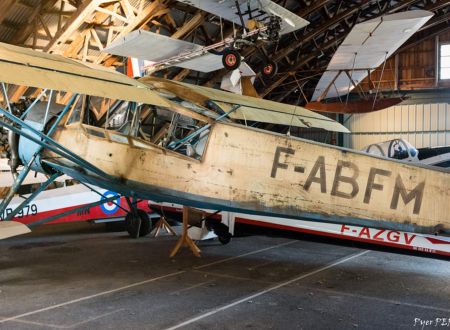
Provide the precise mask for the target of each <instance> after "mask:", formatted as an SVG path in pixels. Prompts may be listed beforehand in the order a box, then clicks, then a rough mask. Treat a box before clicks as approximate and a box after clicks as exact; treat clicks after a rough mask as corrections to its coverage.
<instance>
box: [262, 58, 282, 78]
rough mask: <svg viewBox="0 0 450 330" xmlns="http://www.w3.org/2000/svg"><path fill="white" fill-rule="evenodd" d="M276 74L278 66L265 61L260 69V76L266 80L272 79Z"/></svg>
mask: <svg viewBox="0 0 450 330" xmlns="http://www.w3.org/2000/svg"><path fill="white" fill-rule="evenodd" d="M277 72H278V65H277V63H275V62H273V61H270V60H268V61H266V62H265V63H264V65H263V67H262V69H261V74H262V75H263V76H264V77H267V78H273V77H274V76H275V75H276V74H277Z"/></svg>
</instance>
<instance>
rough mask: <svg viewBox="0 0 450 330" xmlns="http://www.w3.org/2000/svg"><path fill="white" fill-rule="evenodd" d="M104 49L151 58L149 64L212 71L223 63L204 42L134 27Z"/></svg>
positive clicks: (109, 51) (129, 55) (118, 53)
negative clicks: (201, 43)
mask: <svg viewBox="0 0 450 330" xmlns="http://www.w3.org/2000/svg"><path fill="white" fill-rule="evenodd" d="M105 52H107V53H110V54H113V55H118V56H125V57H135V58H139V59H142V60H146V61H150V62H154V63H153V64H152V66H155V67H156V66H158V65H164V64H165V62H167V63H168V64H169V65H170V66H177V67H180V68H184V69H189V70H195V71H201V72H212V71H216V70H219V69H221V68H222V67H223V65H222V57H221V56H220V55H216V54H213V53H210V52H208V51H206V50H204V47H203V46H200V45H197V44H194V43H191V42H187V41H184V40H178V39H173V38H170V37H167V36H164V35H161V34H157V33H153V32H150V31H145V30H136V31H133V32H131V33H129V34H128V35H126V36H125V37H123V38H120V39H117V40H116V41H114V42H113V43H111V44H110V45H109V46H108V47H107V48H105ZM175 58H177V60H176V61H174V59H175Z"/></svg>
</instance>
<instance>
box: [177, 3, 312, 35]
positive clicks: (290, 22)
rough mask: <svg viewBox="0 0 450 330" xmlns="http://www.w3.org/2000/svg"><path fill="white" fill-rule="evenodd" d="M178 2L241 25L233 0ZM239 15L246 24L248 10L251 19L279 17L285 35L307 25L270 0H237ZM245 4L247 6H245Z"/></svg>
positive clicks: (248, 16) (301, 19)
mask: <svg viewBox="0 0 450 330" xmlns="http://www.w3.org/2000/svg"><path fill="white" fill-rule="evenodd" d="M178 1H179V2H183V3H186V4H188V5H191V6H194V7H197V8H199V9H202V10H204V11H207V12H208V13H211V14H214V15H216V16H219V17H222V18H224V19H226V20H228V21H231V22H233V23H235V24H239V25H240V24H241V20H240V19H239V16H238V11H237V8H236V4H235V0H221V1H217V0H178ZM238 2H239V7H240V9H241V13H242V14H243V18H244V22H245V23H246V22H247V21H248V19H249V18H250V15H249V12H248V11H249V10H248V8H250V11H251V15H252V17H255V18H257V19H258V20H261V19H264V18H265V17H267V16H268V15H275V16H278V17H281V19H282V20H283V21H282V25H281V34H286V33H289V32H292V31H295V30H298V29H300V28H302V27H304V26H306V25H308V24H309V22H308V21H306V20H304V19H303V18H301V17H299V16H297V15H295V14H294V13H292V12H290V11H289V10H287V9H286V8H283V7H282V6H280V5H278V4H276V3H275V2H272V1H270V0H250V1H248V0H238ZM247 3H248V4H249V5H248V6H247Z"/></svg>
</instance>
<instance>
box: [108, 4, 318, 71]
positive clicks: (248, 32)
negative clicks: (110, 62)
mask: <svg viewBox="0 0 450 330" xmlns="http://www.w3.org/2000/svg"><path fill="white" fill-rule="evenodd" d="M179 2H183V3H186V4H189V5H191V6H194V7H197V8H199V9H202V10H204V11H206V12H209V13H211V14H213V15H215V16H217V17H219V18H220V19H221V20H222V19H225V20H227V21H230V22H232V23H233V26H234V25H235V24H236V25H239V26H240V30H239V31H236V30H235V31H234V34H233V36H232V37H222V39H223V40H221V41H220V42H217V43H215V44H212V45H208V46H201V45H198V44H195V43H192V42H188V41H184V40H178V39H174V38H171V37H168V36H165V35H161V34H158V33H154V32H151V31H146V30H136V31H133V32H131V33H129V34H128V35H127V36H125V37H124V38H120V39H117V40H115V41H114V42H113V43H111V45H109V46H108V47H107V48H106V49H105V52H108V53H110V54H114V55H119V56H125V57H134V58H139V59H142V60H146V61H149V62H150V64H148V65H147V66H146V71H147V73H149V72H154V71H158V70H161V69H165V68H167V67H171V66H177V67H181V68H185V69H190V70H195V71H200V72H212V71H216V70H219V69H222V68H226V69H227V70H230V71H233V70H236V69H239V68H240V67H241V64H242V62H241V55H240V54H239V50H240V49H241V48H242V47H243V46H254V47H256V41H258V40H262V41H267V42H276V41H278V40H279V39H280V37H281V36H282V35H284V34H287V33H290V32H293V31H296V30H298V29H300V28H302V27H305V26H306V25H308V24H309V22H308V21H306V20H304V19H303V18H301V17H299V16H297V15H295V14H294V13H292V12H290V11H289V10H287V9H285V8H284V7H282V6H280V5H278V4H276V3H274V2H272V1H270V0H224V1H215V0H179ZM220 24H221V25H222V22H220ZM221 28H222V27H221ZM154 49H158V52H154ZM257 49H258V48H257ZM258 50H259V52H260V54H261V56H262V57H263V59H264V63H265V64H264V65H263V67H262V68H261V73H262V74H263V75H264V76H268V77H271V76H273V75H275V74H276V63H275V62H273V61H271V60H270V59H269V58H268V57H267V56H266V55H265V53H264V52H262V51H261V50H260V49H258Z"/></svg>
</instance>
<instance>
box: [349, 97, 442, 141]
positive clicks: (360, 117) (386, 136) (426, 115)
mask: <svg viewBox="0 0 450 330" xmlns="http://www.w3.org/2000/svg"><path fill="white" fill-rule="evenodd" d="M345 120H346V123H345V126H346V127H347V128H348V129H350V131H351V132H352V133H351V134H345V135H344V147H347V148H352V149H357V150H360V149H362V148H364V147H365V146H367V145H369V144H372V143H377V142H383V141H387V140H391V139H394V138H403V139H405V140H407V141H409V142H410V143H411V144H412V145H414V146H415V147H417V148H422V147H433V146H443V145H450V104H449V103H448V102H445V101H439V102H437V103H416V104H405V105H399V106H394V107H391V108H388V109H384V110H381V111H376V112H371V113H366V114H354V115H352V116H348V117H346V118H345Z"/></svg>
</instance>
